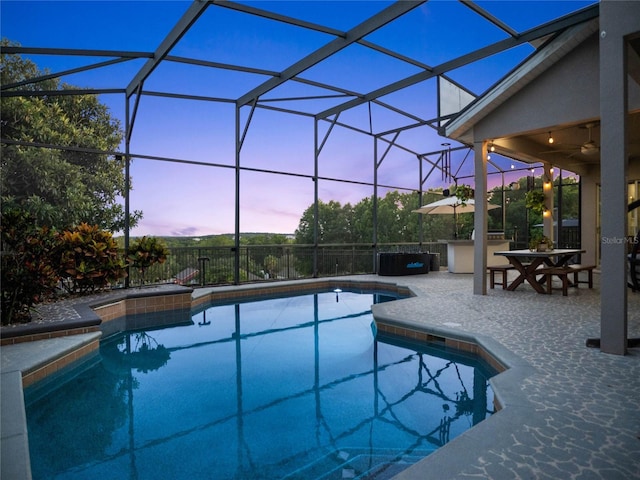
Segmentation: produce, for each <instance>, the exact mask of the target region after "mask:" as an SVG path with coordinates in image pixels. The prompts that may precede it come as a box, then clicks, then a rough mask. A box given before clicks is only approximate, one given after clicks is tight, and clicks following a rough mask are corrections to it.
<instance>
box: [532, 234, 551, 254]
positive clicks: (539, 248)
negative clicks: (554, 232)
mask: <svg viewBox="0 0 640 480" xmlns="http://www.w3.org/2000/svg"><path fill="white" fill-rule="evenodd" d="M529 250H531V251H532V252H546V251H547V250H553V241H552V240H551V239H550V238H549V237H546V236H544V235H535V236H534V237H532V238H531V240H530V241H529Z"/></svg>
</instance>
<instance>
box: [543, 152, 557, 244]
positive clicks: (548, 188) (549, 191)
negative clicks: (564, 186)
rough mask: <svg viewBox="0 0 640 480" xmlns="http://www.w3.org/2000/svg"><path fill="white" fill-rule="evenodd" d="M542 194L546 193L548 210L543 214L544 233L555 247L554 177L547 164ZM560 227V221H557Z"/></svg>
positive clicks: (545, 201)
mask: <svg viewBox="0 0 640 480" xmlns="http://www.w3.org/2000/svg"><path fill="white" fill-rule="evenodd" d="M542 192H543V193H544V197H545V198H544V204H545V206H546V207H547V210H546V211H545V212H543V214H542V233H543V234H544V235H545V236H547V237H549V238H550V239H551V241H552V242H553V243H554V245H557V239H556V238H554V237H555V233H554V232H555V229H554V228H553V220H554V218H553V208H554V205H553V175H552V173H551V165H549V164H548V163H545V164H544V165H543V172H542ZM556 220H557V221H558V225H560V219H559V218H558V219H556Z"/></svg>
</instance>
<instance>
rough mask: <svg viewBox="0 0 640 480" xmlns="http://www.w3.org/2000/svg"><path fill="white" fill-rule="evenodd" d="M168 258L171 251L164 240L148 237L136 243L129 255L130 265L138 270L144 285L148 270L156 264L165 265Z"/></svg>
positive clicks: (132, 245) (130, 248)
mask: <svg viewBox="0 0 640 480" xmlns="http://www.w3.org/2000/svg"><path fill="white" fill-rule="evenodd" d="M168 256H169V250H168V249H167V246H166V245H165V243H164V242H163V241H162V240H160V239H159V238H155V237H146V236H144V237H142V238H140V239H138V240H136V241H134V242H133V243H132V244H131V246H130V247H129V251H128V253H127V258H128V260H129V264H130V265H131V266H132V267H134V268H137V269H138V271H139V272H140V277H141V279H142V282H143V283H144V277H145V273H146V271H147V269H148V268H149V267H151V266H153V265H155V264H156V263H164V262H165V261H166V260H167V257H168Z"/></svg>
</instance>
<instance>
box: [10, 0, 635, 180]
mask: <svg viewBox="0 0 640 480" xmlns="http://www.w3.org/2000/svg"><path fill="white" fill-rule="evenodd" d="M6 3H10V2H3V4H6ZM163 3H164V2H161V3H155V2H142V3H141V4H139V5H138V7H137V8H135V9H134V8H128V6H129V4H128V2H112V3H110V4H108V5H109V7H108V8H109V10H110V11H109V12H105V15H104V18H93V19H92V22H91V24H90V25H79V24H76V25H74V28H77V29H80V31H78V35H76V36H75V37H74V40H73V44H66V41H63V40H61V39H60V38H61V37H60V35H59V34H57V33H56V32H59V31H60V29H64V28H68V26H66V25H65V24H64V22H65V20H64V15H65V11H64V8H73V9H75V10H78V9H82V4H78V3H73V4H66V7H65V4H64V3H58V2H50V3H49V5H48V6H47V8H52V5H53V7H56V6H58V9H57V10H56V11H58V12H59V14H60V19H52V21H50V22H48V24H44V23H42V24H39V23H37V22H38V18H39V17H38V15H36V14H35V13H36V12H35V10H34V15H33V17H32V18H31V19H30V18H26V19H25V18H21V19H15V18H14V19H12V18H11V15H10V12H3V22H5V21H6V22H12V21H15V22H18V23H21V24H23V25H24V29H28V30H33V29H40V30H49V33H47V32H46V31H42V35H43V38H46V42H45V43H44V44H40V45H34V44H32V43H30V41H26V42H25V41H24V40H21V35H17V36H16V37H15V38H10V40H12V41H18V42H20V44H21V45H20V46H10V47H6V48H4V49H3V53H15V54H22V55H24V56H26V57H29V58H31V59H32V60H33V61H34V62H35V63H36V64H37V65H38V66H40V67H41V68H45V67H47V68H50V69H51V70H52V72H53V73H51V74H50V75H47V76H46V77H40V78H35V79H31V82H35V83H37V82H38V81H40V80H42V79H43V78H50V77H59V78H61V79H62V80H63V81H65V82H69V83H71V84H73V85H76V86H78V87H79V88H82V89H83V90H78V91H76V92H73V91H72V92H71V93H86V92H90V93H96V94H99V95H101V98H103V99H109V100H107V101H108V102H112V103H115V102H113V100H111V99H113V97H114V96H115V97H117V98H118V99H119V100H116V102H122V96H124V97H125V98H126V102H127V103H128V104H129V105H130V106H131V109H130V113H129V118H127V119H126V120H127V121H128V123H129V125H130V131H129V132H128V133H129V138H131V137H132V136H135V134H136V118H137V113H138V111H139V109H143V108H145V103H146V100H147V99H148V98H151V97H162V98H171V99H183V100H199V101H205V102H221V103H227V104H232V105H235V106H236V107H238V108H243V107H244V108H250V109H251V112H253V111H254V109H266V110H272V111H280V112H286V113H291V114H296V115H303V116H306V117H312V118H314V119H316V120H320V121H326V122H328V124H335V125H340V126H342V127H345V128H349V129H353V130H355V131H359V132H361V133H365V134H370V135H378V136H379V137H380V138H381V139H383V140H384V141H387V142H393V143H394V145H396V146H398V147H401V148H403V149H404V150H405V151H407V152H410V153H412V154H416V155H423V154H425V153H428V152H434V151H437V150H440V149H441V148H442V147H441V146H440V142H441V141H442V138H441V137H439V136H438V134H437V129H438V126H439V123H440V120H441V115H442V114H441V112H440V110H439V105H440V101H441V98H440V97H439V91H438V86H437V85H436V79H438V78H442V79H445V80H446V81H447V82H449V85H453V86H454V88H458V89H459V91H460V92H461V94H465V95H469V96H470V97H474V96H476V95H481V94H482V93H484V92H485V91H487V90H488V89H489V88H490V87H491V85H492V84H494V83H495V82H496V81H497V80H498V79H499V78H500V77H501V76H503V75H505V74H507V73H508V72H509V71H510V70H511V69H513V68H514V67H515V66H516V65H517V64H518V63H520V62H522V61H524V60H525V59H526V58H527V57H528V56H529V55H530V54H532V53H533V52H534V51H535V48H537V47H538V46H539V45H540V44H542V43H543V42H545V41H546V40H547V39H549V38H552V37H553V36H554V35H557V34H559V33H561V32H563V31H565V30H566V29H567V28H569V27H571V26H572V25H576V24H581V23H583V22H586V21H589V20H590V19H593V18H595V17H596V16H597V14H598V5H597V2H590V1H587V2H552V4H549V5H548V7H549V8H548V13H546V15H547V17H548V18H546V19H545V20H544V21H543V22H542V23H532V20H531V19H532V18H541V17H540V7H539V4H537V2H471V1H461V2H440V1H435V0H432V1H430V2H426V1H425V2H397V3H392V2H353V3H351V2H350V3H349V5H348V6H349V8H348V15H347V14H346V13H345V12H347V10H346V9H345V5H346V4H345V3H344V2H227V1H224V2H222V1H210V2H207V1H195V2H193V3H192V4H190V5H188V6H185V4H184V3H181V2H178V3H167V4H166V5H165V4H163ZM43 5H46V4H44V3H43V4H40V3H37V2H34V7H33V8H34V9H36V8H39V9H41V8H42V7H43ZM585 5H586V6H585ZM3 6H4V7H5V9H6V6H5V5H3ZM112 10H113V11H112ZM527 10H530V11H531V12H536V15H535V16H534V15H528V14H527ZM156 11H161V12H162V15H160V14H159V13H157V12H156ZM77 15H81V13H77ZM156 17H157V18H156ZM114 18H120V19H121V22H120V23H110V22H113V19H114ZM318 19H322V23H321V22H320V21H319V20H318ZM57 20H59V21H57ZM416 20H418V21H419V23H418V25H423V28H420V29H417V30H416V29H415V28H414V25H416V24H415V23H414V22H415V21H416ZM151 21H153V22H156V23H157V24H158V25H159V28H155V29H153V30H149V34H147V35H134V34H132V33H131V32H132V31H133V29H135V28H136V26H139V25H144V24H146V23H148V22H151ZM265 27H266V28H265ZM82 28H87V29H88V31H87V33H86V34H83V32H82V30H81V29H82ZM3 30H5V32H6V30H7V29H5V28H3ZM143 31H144V29H143ZM161 31H164V32H166V33H164V34H163V35H161V34H159V33H158V32H161ZM218 31H223V32H225V34H226V35H227V37H229V38H228V39H221V37H218V36H216V35H215V32H218ZM207 32H211V33H210V34H208V35H209V38H210V40H209V41H205V43H204V44H203V43H202V38H205V39H206V38H208V37H207ZM25 38H27V39H30V38H31V37H29V36H28V35H26V31H25ZM260 49H265V50H264V52H265V53H264V54H262V55H260ZM1 88H2V95H4V96H22V95H34V94H37V95H44V94H51V93H52V92H34V91H33V90H31V89H29V88H28V82H21V83H20V84H14V85H2V87H1ZM117 108H118V110H122V106H119V107H117ZM454 113H455V112H454ZM251 115H252V113H251V114H249V116H248V118H246V117H245V122H246V123H245V125H244V127H246V128H248V127H249V124H250V121H251ZM594 120H595V121H596V122H597V119H594ZM583 126H584V125H558V126H557V127H558V128H557V130H555V131H554V135H557V137H558V140H557V142H556V145H561V144H567V145H568V144H577V145H580V144H582V143H583V142H584V141H586V136H587V131H586V130H585V129H584V128H583ZM638 130H640V129H636V131H638ZM555 132H557V133H555ZM591 133H592V135H593V140H594V141H595V142H598V139H599V129H598V127H597V123H596V125H595V126H594V128H593V129H592V131H591ZM545 135H546V132H529V133H528V134H527V135H526V136H525V138H524V139H526V140H527V141H528V142H533V143H535V144H536V145H540V146H541V147H542V146H544V147H545V148H546V147H548V146H547V145H546V144H545V141H546V137H545ZM463 145H464V142H461V143H454V144H453V145H452V146H453V147H459V146H463ZM144 153H145V152H131V154H132V156H135V155H136V154H144ZM572 158H579V159H580V160H581V161H584V162H589V161H591V159H590V158H588V157H584V158H583V156H582V155H581V154H580V153H579V152H576V153H575V155H572ZM499 163H500V162H499V161H496V160H494V162H493V164H494V165H499ZM505 165H506V163H505ZM505 168H506V167H505Z"/></svg>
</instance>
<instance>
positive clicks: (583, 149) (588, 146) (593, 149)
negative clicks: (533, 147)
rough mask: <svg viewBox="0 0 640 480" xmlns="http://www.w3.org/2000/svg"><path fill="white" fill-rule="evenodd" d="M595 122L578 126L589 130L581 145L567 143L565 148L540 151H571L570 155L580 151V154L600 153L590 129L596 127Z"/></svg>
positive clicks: (592, 154)
mask: <svg viewBox="0 0 640 480" xmlns="http://www.w3.org/2000/svg"><path fill="white" fill-rule="evenodd" d="M597 125H598V124H597V123H587V124H586V125H584V126H582V127H580V128H586V129H588V130H589V139H588V140H587V141H586V142H584V143H583V144H581V145H567V148H563V149H559V150H548V151H546V152H541V153H571V155H569V156H570V157H573V156H574V155H576V154H578V153H581V154H582V155H587V156H594V155H599V154H600V146H599V145H598V144H597V143H596V142H595V141H594V140H593V138H592V129H593V127H596V126H597Z"/></svg>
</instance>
